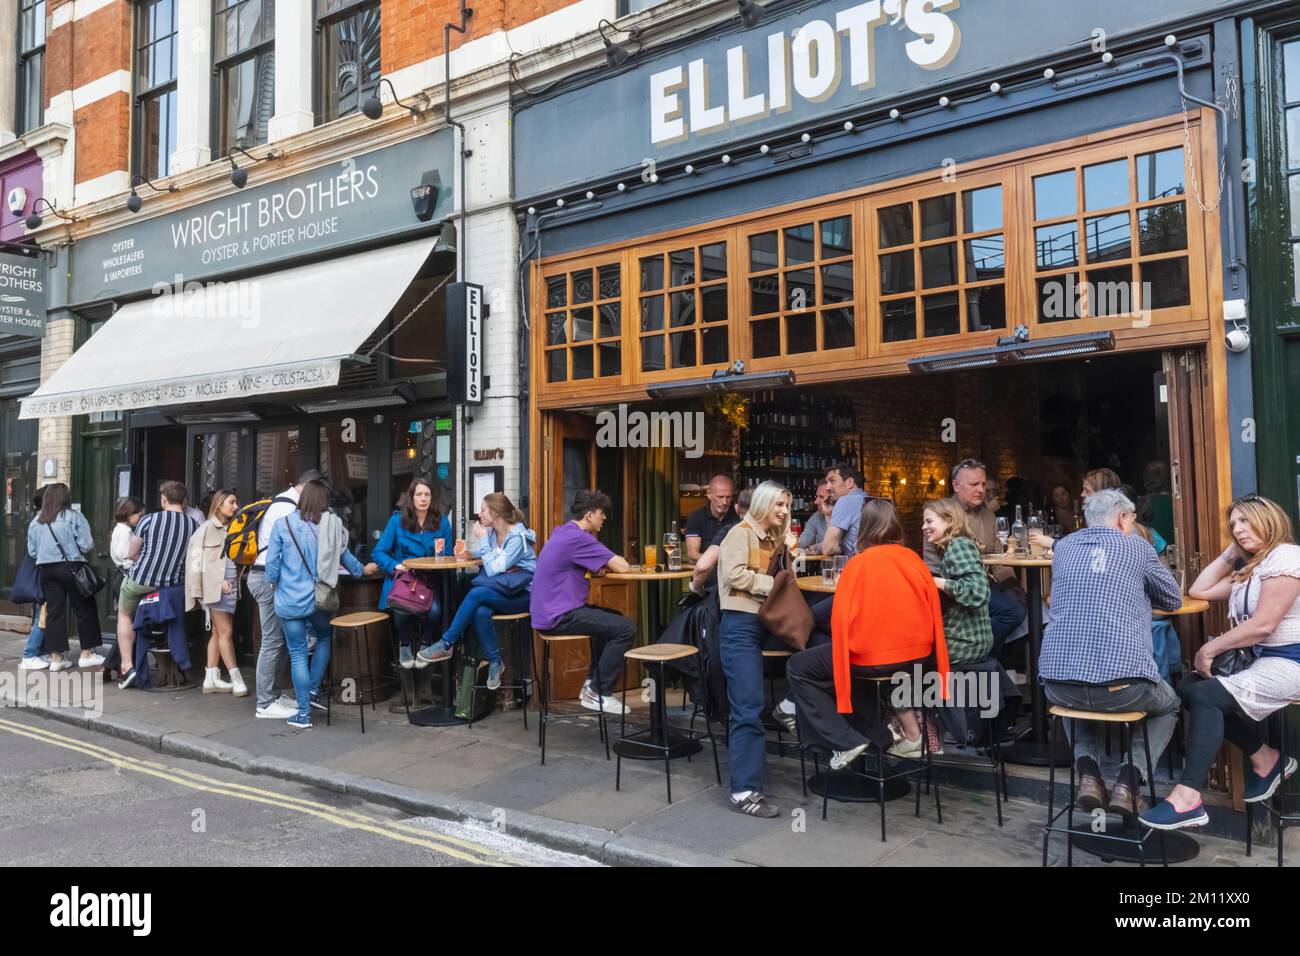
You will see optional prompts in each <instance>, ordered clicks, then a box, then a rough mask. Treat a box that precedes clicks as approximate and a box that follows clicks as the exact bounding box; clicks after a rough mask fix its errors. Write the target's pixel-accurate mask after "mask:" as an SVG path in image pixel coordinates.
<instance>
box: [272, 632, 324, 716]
mask: <svg viewBox="0 0 1300 956" xmlns="http://www.w3.org/2000/svg"><path fill="white" fill-rule="evenodd" d="M331 617H333V615H332V614H331V613H330V612H329V611H317V612H316V613H315V614H313V615H312V616H311V617H283V618H281V619H280V623H281V624H283V625H284V643H285V645H286V646H287V647H288V648H289V671H290V673H291V674H292V675H293V693H294V697H296V698H297V700H298V716H299V717H300V718H302V719H304V720H310V719H311V695H312V693H313V692H314V691H315V690H316V689H317V688H318V687H320V682H321V679H322V678H324V676H325V668H327V667H329V663H330V638H331V637H332V636H333V633H334V629H333V628H332V627H330V618H331ZM308 626H310V627H311V630H312V633H313V634H315V635H316V647H315V649H314V650H313V651H312V653H311V663H310V664H308V661H307V656H308V655H307V628H308Z"/></svg>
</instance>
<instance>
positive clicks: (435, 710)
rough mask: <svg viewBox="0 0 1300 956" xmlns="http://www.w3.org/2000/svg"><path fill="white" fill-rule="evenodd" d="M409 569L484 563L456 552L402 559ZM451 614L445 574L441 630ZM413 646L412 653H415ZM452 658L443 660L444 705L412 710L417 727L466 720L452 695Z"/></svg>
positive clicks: (451, 568)
mask: <svg viewBox="0 0 1300 956" xmlns="http://www.w3.org/2000/svg"><path fill="white" fill-rule="evenodd" d="M401 563H402V565H403V566H404V567H405V568H406V569H407V570H408V571H419V572H421V573H424V572H429V571H463V570H468V569H469V568H477V567H480V566H481V565H482V564H483V562H482V561H480V560H479V559H478V558H470V557H464V558H459V557H456V556H455V555H444V556H443V557H441V558H407V559H406V560H405V561H403V562H401ZM450 616H451V577H450V576H449V575H443V576H442V629H443V630H444V631H446V629H447V622H448V621H449V620H450ZM414 650H415V649H414V648H412V652H414ZM451 660H452V659H451V658H450V657H449V658H447V659H446V660H445V661H443V662H442V706H441V707H425V708H424V709H422V710H415V711H411V712H410V714H409V715H408V717H407V719H408V720H409V721H410V722H411V723H413V724H415V725H416V726H418V727H450V726H452V725H453V724H463V723H465V721H464V720H462V719H461V718H460V717H457V716H456V704H455V698H454V697H453V696H452V694H453V688H452V682H451ZM411 690H412V692H414V690H415V684H414V679H412V684H411Z"/></svg>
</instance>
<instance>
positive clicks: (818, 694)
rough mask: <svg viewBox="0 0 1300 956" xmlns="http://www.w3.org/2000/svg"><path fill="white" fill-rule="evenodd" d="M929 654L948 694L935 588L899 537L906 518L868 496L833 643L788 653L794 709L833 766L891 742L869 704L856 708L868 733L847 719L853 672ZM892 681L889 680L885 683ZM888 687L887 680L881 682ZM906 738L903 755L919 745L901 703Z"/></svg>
mask: <svg viewBox="0 0 1300 956" xmlns="http://www.w3.org/2000/svg"><path fill="white" fill-rule="evenodd" d="M932 658H933V660H934V662H935V665H936V666H937V668H938V671H939V674H940V676H941V678H942V684H941V687H942V688H943V692H942V693H943V696H944V697H945V698H946V697H947V696H948V693H947V687H948V648H947V645H946V644H945V643H944V639H943V610H942V608H941V606H940V603H939V591H938V589H937V588H936V587H935V585H934V578H933V576H932V575H931V574H930V571H929V569H928V568H927V567H926V566H925V562H924V561H922V560H921V558H920V557H919V556H918V555H917V554H916V552H915V551H912V550H911V549H909V548H907V547H905V546H904V545H903V526H902V524H901V523H900V522H899V520H898V512H897V511H896V510H895V509H894V506H893V504H892V503H891V502H889V501H885V500H883V499H880V498H873V499H871V500H869V501H867V502H866V504H864V505H863V506H862V521H861V524H860V525H859V528H858V553H857V554H856V555H854V556H853V557H852V558H851V559H850V560H849V563H848V565H846V566H845V568H844V571H843V573H842V574H841V575H840V580H839V584H838V585H836V588H835V609H834V612H833V616H832V617H831V643H830V644H823V645H822V646H820V647H811V648H809V649H808V650H806V651H801V652H800V653H798V654H796V655H794V657H792V658H790V663H789V666H788V668H787V671H786V673H787V675H788V677H789V680H790V691H791V696H793V697H794V700H795V710H796V712H797V713H798V714H799V719H800V721H801V723H802V725H803V728H804V730H805V731H806V732H808V733H809V735H810V736H812V737H813V738H814V739H813V741H812V742H813V743H817V744H821V745H822V746H825V747H828V748H830V750H831V751H832V754H831V769H833V770H840V769H842V768H844V767H846V766H848V765H849V764H850V763H852V762H853V761H854V760H855V759H856V758H857V757H858V756H859V755H861V754H862V752H863V751H865V750H866V749H867V747H868V746H870V745H871V744H872V743H874V744H876V745H877V746H878V747H879V748H880V749H881V750H885V749H888V748H890V741H891V734H890V732H889V728H888V727H887V726H886V725H884V724H882V723H881V722H880V721H879V720H878V719H877V716H876V713H877V712H876V709H875V708H874V707H872V708H870V709H869V710H867V712H866V713H861V712H859V713H857V715H856V716H857V721H858V723H859V724H861V725H864V726H865V728H866V731H865V736H864V735H863V733H861V732H859V731H858V730H857V729H855V727H854V726H853V725H852V724H850V723H849V721H848V720H847V719H846V718H845V715H846V714H853V713H854V709H853V682H852V679H851V678H852V676H879V675H881V674H886V675H887V674H893V673H895V672H896V671H903V672H906V673H907V674H908V676H909V677H910V676H911V674H912V666H913V665H914V664H916V663H919V662H923V661H928V660H930V659H932ZM890 686H891V687H892V685H890ZM881 690H882V692H887V689H886V688H883V687H882V688H881ZM898 716H899V720H900V721H901V722H902V724H903V732H904V734H905V735H906V738H907V739H906V740H905V741H900V742H899V748H901V749H899V750H898V751H897V753H898V755H900V756H913V754H912V752H911V751H912V750H913V749H915V751H916V754H915V755H919V754H920V751H921V745H920V740H921V728H920V725H919V722H918V721H917V719H916V714H915V712H914V711H910V710H907V711H899V714H898Z"/></svg>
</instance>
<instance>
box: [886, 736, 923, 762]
mask: <svg viewBox="0 0 1300 956" xmlns="http://www.w3.org/2000/svg"><path fill="white" fill-rule="evenodd" d="M921 739H922V738H920V737H917V738H916V739H915V740H908V739H907V738H906V737H904V738H903V739H902V740H899V741H897V742H896V743H895V744H894V746H892V747H890V748H889V751H888V753H889V754H890V755H891V756H894V757H903V758H904V759H907V760H919V759H920V758H921V752H922V750H923V748H922V746H921Z"/></svg>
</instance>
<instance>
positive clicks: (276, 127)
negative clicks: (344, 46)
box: [267, 0, 316, 143]
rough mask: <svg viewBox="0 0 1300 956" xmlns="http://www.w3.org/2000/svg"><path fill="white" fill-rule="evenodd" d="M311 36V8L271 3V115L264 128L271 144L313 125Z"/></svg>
mask: <svg viewBox="0 0 1300 956" xmlns="http://www.w3.org/2000/svg"><path fill="white" fill-rule="evenodd" d="M312 36H313V34H312V4H310V3H303V2H302V0H275V115H274V116H272V117H271V122H270V123H269V124H267V139H268V140H270V141H271V142H272V143H274V142H275V141H276V140H281V139H284V138H285V137H287V136H292V135H294V134H295V133H301V132H304V131H305V130H309V129H311V128H312V127H313V126H315V125H316V114H315V111H314V110H313V109H312V90H313V88H314V86H313V83H312Z"/></svg>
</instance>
